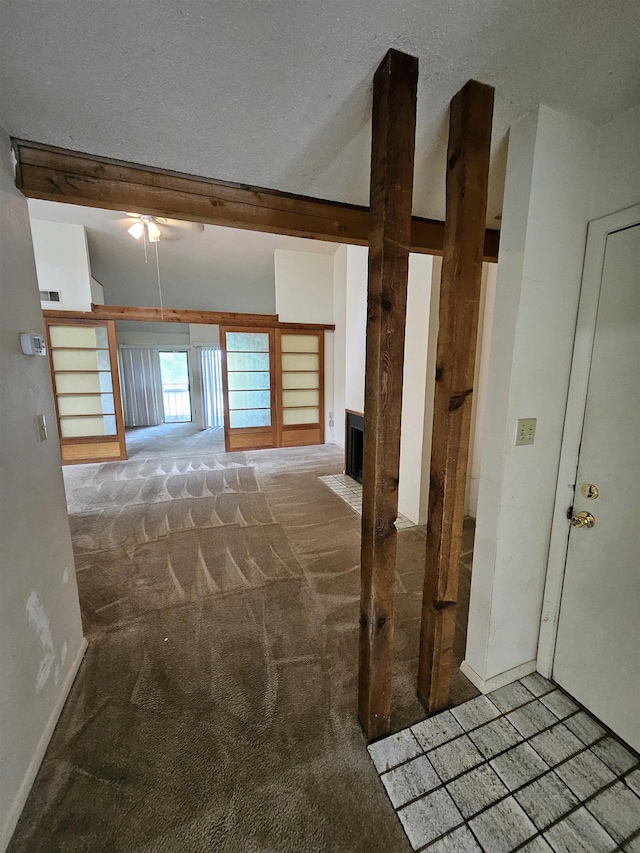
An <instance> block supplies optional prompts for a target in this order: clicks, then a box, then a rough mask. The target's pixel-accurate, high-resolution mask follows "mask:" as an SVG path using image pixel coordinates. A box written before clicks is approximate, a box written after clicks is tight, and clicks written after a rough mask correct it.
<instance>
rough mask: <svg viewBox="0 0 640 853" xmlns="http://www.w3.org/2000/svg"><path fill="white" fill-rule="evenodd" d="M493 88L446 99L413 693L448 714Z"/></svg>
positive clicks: (467, 89) (476, 87)
mask: <svg viewBox="0 0 640 853" xmlns="http://www.w3.org/2000/svg"><path fill="white" fill-rule="evenodd" d="M493 92H494V90H493V88H492V87H491V86H485V85H484V84H482V83H478V82H476V81H475V80H470V81H469V82H468V83H467V84H466V85H465V86H464V87H463V88H462V89H461V90H460V91H459V92H458V94H457V95H456V96H455V97H454V98H453V100H452V101H451V114H450V123H449V148H448V154H447V214H446V222H445V233H444V255H443V261H442V281H441V291H440V312H439V315H440V322H439V331H438V349H437V359H436V386H435V401H434V415H433V437H432V440H431V441H432V443H431V480H430V490H429V517H428V522H427V546H426V567H425V579H424V593H423V601H422V627H421V635H420V662H419V672H418V696H419V698H420V699H421V701H422V702H423V703H424V705H425V706H426V708H427V710H428V711H430V712H433V711H439V710H441V709H442V708H445V707H446V706H447V704H448V701H449V682H450V677H451V664H452V657H453V640H454V635H455V627H456V604H457V600H458V563H459V561H460V550H461V542H462V524H463V519H464V499H465V487H466V476H467V456H468V450H469V432H470V427H471V399H472V393H473V377H474V367H475V357H476V339H477V331H478V313H479V307H480V282H481V276H482V246H483V240H484V223H485V217H486V210H487V188H488V179H489V150H490V145H491V122H492V116H493Z"/></svg>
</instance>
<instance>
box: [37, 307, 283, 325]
mask: <svg viewBox="0 0 640 853" xmlns="http://www.w3.org/2000/svg"><path fill="white" fill-rule="evenodd" d="M52 313H53V312H51V311H50V312H48V314H49V315H51V314H52ZM56 313H57V314H58V315H59V313H62V312H56ZM86 316H89V317H94V318H99V319H101V320H141V321H142V322H151V323H159V322H162V323H198V324H202V325H205V324H213V325H218V326H239V327H240V326H256V327H263V326H271V325H274V326H275V325H276V324H277V322H278V316H277V315H276V314H237V313H234V312H232V311H194V310H192V309H184V308H162V309H161V308H145V307H140V306H137V305H95V304H93V305H92V306H91V313H90V314H88V315H86Z"/></svg>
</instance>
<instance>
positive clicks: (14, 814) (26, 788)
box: [0, 637, 88, 853]
mask: <svg viewBox="0 0 640 853" xmlns="http://www.w3.org/2000/svg"><path fill="white" fill-rule="evenodd" d="M87 646H88V643H87V641H86V639H85V638H84V637H83V639H82V643H81V645H80V648H79V650H78V654H77V655H76V657H75V659H74V661H73V663H72V664H71V667H70V668H69V672H68V673H67V677H66V678H65V680H64V683H63V685H62V689H61V690H60V695H59V696H58V701H57V702H56V704H55V705H54V706H53V709H52V711H51V714H50V715H49V719H48V720H47V724H46V726H45V728H44V731H43V732H42V735H41V736H40V740H39V741H38V745H37V747H36V751H35V753H34V755H33V757H32V759H31V761H30V762H29V766H28V767H27V770H26V773H25V774H24V777H23V779H22V782H21V784H20V787H19V788H18V792H17V794H16V795H15V797H14V800H13V803H12V804H11V808H10V809H9V814H8V815H7V819H6V820H5V822H4V826H3V827H2V831H0V851H2V853H4V851H5V850H6V849H7V847H8V846H9V841H10V840H11V836H12V835H13V832H14V830H15V828H16V824H17V823H18V819H19V818H20V815H21V814H22V809H23V808H24V804H25V803H26V801H27V797H28V796H29V792H30V791H31V788H32V786H33V783H34V781H35V778H36V776H37V774H38V770H39V769H40V765H41V764H42V759H43V758H44V754H45V752H46V751H47V747H48V746H49V741H50V740H51V735H52V734H53V730H54V729H55V727H56V723H57V722H58V719H59V717H60V714H61V713H62V709H63V708H64V703H65V702H66V701H67V697H68V695H69V692H70V690H71V687H72V685H73V682H74V681H75V678H76V675H77V674H78V670H79V669H80V664H81V663H82V659H83V658H84V655H85V652H86V651H87Z"/></svg>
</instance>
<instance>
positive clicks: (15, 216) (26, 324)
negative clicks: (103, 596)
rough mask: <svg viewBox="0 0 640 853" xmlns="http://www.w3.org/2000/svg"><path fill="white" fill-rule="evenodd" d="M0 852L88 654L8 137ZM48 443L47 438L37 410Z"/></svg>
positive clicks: (1, 180) (2, 322) (2, 191)
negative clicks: (36, 350)
mask: <svg viewBox="0 0 640 853" xmlns="http://www.w3.org/2000/svg"><path fill="white" fill-rule="evenodd" d="M0 158H1V159H0V364H1V369H0V399H1V400H2V405H1V406H0V447H1V449H2V455H1V457H0V850H4V849H5V848H6V845H7V843H8V841H9V838H10V836H11V833H12V831H13V828H14V826H15V823H16V821H17V819H18V816H19V814H20V811H21V809H22V806H23V804H24V801H25V799H26V796H27V794H28V793H29V789H30V787H31V783H32V782H33V779H34V777H35V774H36V772H37V769H38V766H39V763H40V761H41V759H42V756H43V755H44V750H45V749H46V746H47V743H48V740H49V737H50V735H51V732H52V729H53V726H54V725H55V721H56V719H57V716H58V714H59V712H60V710H61V708H62V704H63V702H64V699H65V697H66V694H67V692H68V690H69V687H70V684H71V680H72V678H73V675H74V674H75V671H76V668H77V666H78V664H79V661H80V659H81V656H82V653H83V652H84V642H83V638H82V625H81V622H80V610H79V605H78V592H77V588H76V579H75V570H74V565H73V552H72V549H71V537H70V533H69V521H68V517H67V507H66V503H65V495H64V487H63V483H62V471H61V466H60V451H59V448H58V442H57V439H56V426H55V411H54V404H53V395H52V391H51V380H50V377H49V365H48V362H47V359H46V358H41V357H34V356H31V357H29V356H25V355H22V353H21V352H20V346H19V334H20V332H27V331H31V332H39V333H41V334H42V333H43V331H44V329H43V322H42V314H41V310H40V301H39V296H38V282H37V280H36V268H35V263H34V257H33V247H32V244H31V237H30V230H29V216H28V212H27V204H26V200H25V199H24V198H23V197H22V195H21V194H20V193H19V192H18V191H17V190H16V189H15V187H14V182H13V172H12V167H11V160H10V147H9V139H8V137H7V135H6V134H5V133H4V131H0ZM41 413H42V414H44V415H45V416H46V419H47V423H48V426H49V436H50V437H49V439H48V440H47V441H44V442H40V441H38V434H37V431H36V421H35V418H36V415H37V414H41Z"/></svg>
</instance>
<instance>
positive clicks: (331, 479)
mask: <svg viewBox="0 0 640 853" xmlns="http://www.w3.org/2000/svg"><path fill="white" fill-rule="evenodd" d="M320 480H322V482H323V483H324V484H325V486H328V487H329V488H330V489H331V491H332V492H335V493H336V495H338V496H339V497H341V498H342V500H343V501H345V503H348V504H349V506H350V507H351V509H353V510H355V511H356V512H357V513H358V515H362V484H361V483H358V482H357V480H354V479H353V477H349V476H348V475H347V474H329V475H328V476H326V477H320ZM415 526H416V525H415V524H414V523H413V521H411V520H410V519H408V518H405V516H404V515H399V516H398V518H397V519H396V529H397V530H405V529H406V528H407V527H415Z"/></svg>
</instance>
